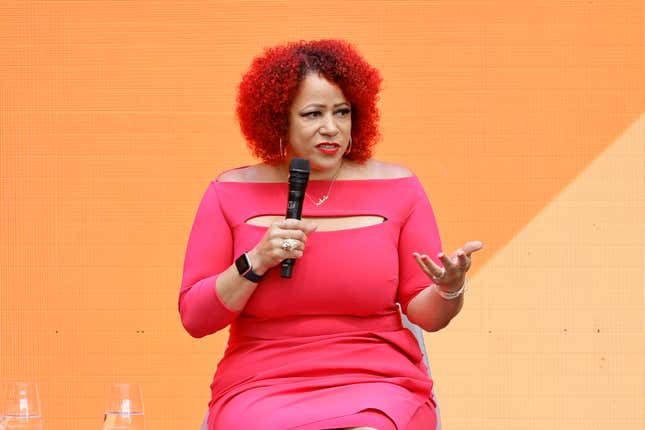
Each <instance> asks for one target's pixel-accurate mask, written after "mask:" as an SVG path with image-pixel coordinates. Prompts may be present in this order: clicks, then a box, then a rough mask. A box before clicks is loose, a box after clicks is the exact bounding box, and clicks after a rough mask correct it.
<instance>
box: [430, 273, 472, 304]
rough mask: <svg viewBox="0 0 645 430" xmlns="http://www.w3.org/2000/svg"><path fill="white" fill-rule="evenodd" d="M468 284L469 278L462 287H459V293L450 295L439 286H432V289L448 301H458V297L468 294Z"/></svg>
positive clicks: (453, 292) (455, 292) (465, 279)
mask: <svg viewBox="0 0 645 430" xmlns="http://www.w3.org/2000/svg"><path fill="white" fill-rule="evenodd" d="M467 283H468V278H466V277H464V282H463V283H462V284H461V287H459V289H458V290H457V291H452V292H450V293H447V292H445V291H442V290H441V288H439V286H438V285H437V284H432V288H434V290H435V291H436V292H437V294H439V295H440V296H441V297H442V298H444V299H446V300H452V299H456V298H457V297H459V296H461V295H462V294H464V293H465V292H466V284H467Z"/></svg>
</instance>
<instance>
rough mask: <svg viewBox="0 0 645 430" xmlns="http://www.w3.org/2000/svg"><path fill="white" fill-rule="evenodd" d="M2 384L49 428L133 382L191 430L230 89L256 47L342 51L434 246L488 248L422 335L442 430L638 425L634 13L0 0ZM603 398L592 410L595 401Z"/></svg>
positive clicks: (643, 137) (515, 7)
mask: <svg viewBox="0 0 645 430" xmlns="http://www.w3.org/2000/svg"><path fill="white" fill-rule="evenodd" d="M0 17H2V18H1V21H0V22H1V24H0V64H1V65H2V66H1V67H0V85H1V93H0V115H1V116H0V139H1V141H0V142H1V143H0V150H1V155H2V158H1V164H0V169H1V172H0V180H1V182H0V191H1V193H2V194H1V197H2V204H1V207H0V216H1V217H2V223H1V227H0V229H1V230H0V264H1V268H2V272H1V273H0V288H1V290H0V312H1V316H0V324H1V331H0V335H1V339H0V348H1V350H0V360H1V361H0V377H1V378H2V379H3V380H15V379H27V380H33V381H37V382H38V383H39V384H40V388H41V395H42V397H43V409H44V413H45V415H46V426H47V428H48V429H88V428H98V427H99V425H100V422H101V417H102V406H103V401H102V397H103V384H104V383H105V382H108V381H114V380H128V381H139V382H141V383H143V389H144V396H145V403H146V415H147V420H148V423H149V428H155V429H161V430H164V429H179V428H182V429H183V428H197V427H198V425H199V422H200V419H201V416H202V414H203V412H204V411H205V408H206V403H207V400H208V395H209V390H208V384H209V382H210V378H211V375H212V372H213V370H214V367H215V365H216V362H217V360H218V358H219V357H220V356H221V353H222V349H223V345H224V342H225V338H226V333H221V334H218V335H215V336H211V337H209V338H207V339H202V340H195V339H192V338H190V337H189V336H188V334H186V333H185V332H184V331H183V329H182V327H181V324H180V322H179V318H178V314H177V311H176V297H177V291H178V288H179V282H180V277H181V265H182V262H183V253H184V249H185V244H186V239H187V237H188V232H189V229H190V226H191V222H192V218H193V216H194V213H195V211H196V209H197V204H198V202H199V199H200V198H201V195H202V193H203V192H204V190H205V188H206V186H207V184H208V182H209V180H210V179H212V178H213V177H215V176H216V175H217V173H218V172H220V171H222V170H223V169H227V168H230V167H234V166H237V165H240V164H246V163H250V162H253V160H251V158H250V157H249V155H248V151H247V150H246V149H245V147H244V143H243V140H242V138H241V136H240V133H239V131H238V127H237V124H236V122H235V119H234V116H233V109H234V103H235V88H236V85H237V83H238V81H239V78H240V76H241V74H242V73H243V72H244V71H245V70H246V68H247V67H248V65H249V63H250V61H251V59H252V57H253V56H254V55H257V54H258V53H259V52H260V51H261V50H262V48H263V47H266V46H271V45H273V44H276V43H279V42H282V41H285V40H294V39H316V38H325V37H338V38H345V39H347V40H349V41H351V42H353V43H355V44H356V46H357V47H358V48H359V50H360V51H361V52H362V53H363V54H364V55H365V56H366V57H367V59H368V60H369V61H370V62H371V63H372V64H373V65H375V66H376V67H378V68H379V69H380V70H381V71H382V73H383V76H384V90H383V93H382V98H381V109H382V117H383V120H382V131H383V140H382V143H381V144H380V146H379V148H378V154H377V158H381V159H386V160H389V161H395V162H401V163H403V164H406V165H407V166H409V167H410V168H412V169H413V170H414V171H415V172H416V173H417V174H418V175H419V177H420V178H421V179H422V180H423V182H424V184H425V186H426V190H427V191H428V194H429V196H430V198H431V200H432V202H433V205H434V206H435V210H436V212H437V216H438V219H439V223H440V227H441V231H442V236H443V238H444V244H445V248H446V249H450V250H452V249H454V248H455V247H457V246H460V245H461V244H462V243H463V242H464V241H466V240H469V239H473V238H478V239H481V240H483V241H484V242H485V243H486V251H485V252H483V253H481V255H480V256H479V258H478V260H477V262H476V264H475V267H474V273H473V286H472V288H471V292H470V293H469V297H468V301H467V304H466V307H465V309H464V311H463V313H462V315H460V316H459V318H458V320H457V321H455V322H454V323H453V324H451V326H450V327H448V328H447V329H446V330H444V331H442V332H440V333H436V334H432V335H428V337H427V342H428V344H429V345H428V348H429V353H430V358H431V363H432V367H433V373H434V376H435V377H436V381H437V392H438V395H439V400H440V404H441V407H442V411H443V421H444V426H445V428H446V429H450V430H454V429H472V428H481V429H495V430H499V429H513V430H517V429H533V428H543V427H544V428H551V429H596V428H621V429H642V428H643V426H644V425H645V416H644V414H645V412H644V410H643V409H644V405H645V383H644V380H645V379H644V378H645V369H644V367H643V366H644V365H643V362H645V346H644V345H645V305H644V302H643V299H644V297H643V296H644V291H643V290H644V288H643V282H644V277H643V264H644V261H645V258H644V255H643V247H644V246H645V232H644V231H643V222H642V221H643V219H645V212H644V209H643V208H644V207H645V203H644V200H645V197H644V195H643V184H644V183H645V180H644V179H643V178H644V174H643V170H644V169H645V167H644V166H645V159H644V158H643V144H644V142H645V124H644V121H645V120H644V119H643V118H644V117H643V116H642V114H643V112H644V110H645V85H644V81H643V79H644V77H645V65H644V55H643V32H644V28H643V22H644V19H643V18H644V16H643V2H642V1H628V0H621V1H614V0H602V1H593V2H590V1H589V2H587V1H585V2H583V1H580V2H571V1H562V0H549V1H540V2H536V1H515V0H499V1H496V2H475V1H466V0H458V1H443V2H438V1H435V2H425V1H402V2H390V1H388V2H386V1H382V2H356V3H351V4H349V2H338V1H327V2H323V3H320V2H277V1H262V2H207V1H190V2H184V1H177V0H175V1H137V2H114V1H110V2H100V1H86V2H73V1H56V0H52V1H48V2H36V1H33V2H29V1H11V0H4V1H3V2H2V3H0ZM607 402H609V403H610V405H607V406H604V405H605V404H606V403H607Z"/></svg>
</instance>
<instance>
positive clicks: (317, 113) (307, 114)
mask: <svg viewBox="0 0 645 430" xmlns="http://www.w3.org/2000/svg"><path fill="white" fill-rule="evenodd" d="M320 115H321V113H320V111H318V110H312V111H310V112H304V113H301V114H300V116H302V117H305V118H318V117H319V116H320Z"/></svg>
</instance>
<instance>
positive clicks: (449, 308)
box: [407, 286, 464, 331]
mask: <svg viewBox="0 0 645 430" xmlns="http://www.w3.org/2000/svg"><path fill="white" fill-rule="evenodd" d="M463 305H464V295H463V294H462V295H460V296H459V297H457V298H454V299H451V300H447V299H444V298H443V297H441V296H440V295H439V293H438V292H437V291H436V289H435V288H434V287H433V286H429V287H428V288H426V289H425V290H423V291H421V292H420V293H419V294H418V295H417V296H416V297H414V298H413V299H412V300H411V301H410V303H409V304H408V308H407V317H408V319H409V320H410V321H412V322H413V323H415V324H416V325H418V326H420V327H421V328H423V329H424V330H426V331H438V330H441V329H442V328H444V327H445V326H447V325H448V323H449V322H450V321H451V320H452V319H453V318H454V317H455V316H456V315H457V314H458V313H459V311H461V308H462V307H463Z"/></svg>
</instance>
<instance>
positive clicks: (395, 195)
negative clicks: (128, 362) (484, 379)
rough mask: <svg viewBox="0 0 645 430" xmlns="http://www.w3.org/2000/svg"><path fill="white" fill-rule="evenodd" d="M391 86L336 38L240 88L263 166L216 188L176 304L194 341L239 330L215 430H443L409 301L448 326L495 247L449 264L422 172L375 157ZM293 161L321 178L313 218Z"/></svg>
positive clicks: (288, 53)
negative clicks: (381, 94)
mask: <svg viewBox="0 0 645 430" xmlns="http://www.w3.org/2000/svg"><path fill="white" fill-rule="evenodd" d="M380 82H381V78H380V76H379V73H378V71H377V70H375V69H374V68H372V67H371V66H370V65H368V64H367V63H366V62H365V60H364V59H363V58H362V57H361V56H360V55H359V54H357V53H356V51H355V50H354V49H353V48H352V47H351V46H350V45H349V44H347V43H346V42H342V41H337V40H322V41H315V42H299V43H290V44H286V45H284V46H278V47H274V48H271V49H268V50H267V51H266V52H265V53H264V54H263V55H262V56H260V57H258V58H256V59H255V61H254V62H253V64H252V66H251V68H250V70H249V71H248V72H247V74H246V75H245V76H244V77H243V79H242V82H241V84H240V88H239V97H238V109H237V113H238V117H239V120H240V124H241V128H242V132H243V133H244V135H245V137H246V138H247V141H248V142H249V145H250V147H251V149H252V150H253V152H254V154H255V155H256V156H258V157H259V158H260V159H261V160H262V162H261V163H260V164H257V165H254V166H247V167H242V168H238V169H234V170H230V171H228V172H225V173H223V174H222V175H220V176H219V177H218V178H217V180H216V181H213V182H212V183H211V184H210V186H209V187H208V189H207V191H206V193H205V195H204V197H203V199H202V202H201V204H200V206H199V209H198V211H197V215H196V218H195V221H194V224H193V228H192V231H191V234H190V238H189V241H188V248H187V252H186V259H185V263H184V277H183V281H182V286H181V291H180V297H179V310H180V314H181V318H182V322H183V324H184V326H185V328H186V330H187V331H188V332H189V333H190V334H191V335H193V336H195V337H202V336H205V335H208V334H211V333H214V332H216V331H218V330H220V329H222V328H224V327H226V326H227V325H229V324H230V338H229V344H228V347H227V349H226V352H225V354H224V357H223V358H222V360H221V362H220V363H219V365H218V368H217V372H216V373H215V376H214V379H213V383H212V385H211V390H212V400H211V402H210V404H209V407H210V410H209V412H210V415H209V420H208V425H209V429H231V428H240V429H242V428H243V429H279V430H283V429H299V430H305V429H317V430H319V429H328V428H359V427H360V428H374V429H380V430H387V429H428V428H434V426H435V410H434V408H435V405H434V403H433V400H432V397H431V389H432V381H431V380H430V379H429V377H428V373H427V369H426V368H425V366H424V364H423V361H422V353H421V351H420V350H419V346H418V344H417V342H416V341H415V339H414V337H413V336H412V335H411V333H410V332H409V331H408V330H407V329H405V328H403V327H402V325H401V317H400V313H399V310H398V308H397V303H398V304H399V305H400V306H401V309H402V310H403V311H404V312H405V313H406V314H407V316H408V318H409V319H410V320H411V321H412V322H414V323H416V324H418V325H420V326H421V327H423V328H424V329H426V330H429V331H436V330H439V329H441V328H442V327H444V326H446V325H447V324H448V322H449V321H450V320H451V319H452V318H453V317H454V316H455V315H456V314H457V313H458V312H459V310H460V309H461V307H462V304H463V291H464V285H465V274H466V271H467V270H468V268H469V267H470V258H471V253H472V252H474V251H476V250H478V249H480V248H481V246H482V245H481V243H479V242H469V243H467V244H466V245H465V246H464V248H463V249H460V250H457V251H456V252H455V254H454V256H453V257H449V256H447V255H445V254H443V253H442V252H441V245H440V241H439V234H438V231H437V226H436V222H435V219H434V215H433V212H432V209H431V207H430V204H429V202H428V199H427V197H426V195H425V192H424V191H423V188H422V186H421V184H420V182H419V180H418V179H417V178H416V176H414V175H413V174H412V173H411V172H410V171H409V170H407V169H406V168H404V167H402V166H399V165H395V164H388V163H384V162H379V161H376V160H373V159H372V158H371V154H372V149H373V146H374V144H375V142H376V139H377V137H378V129H377V121H378V111H377V109H376V99H377V94H378V91H379V86H380ZM294 157H299V158H305V159H307V160H309V162H310V165H311V174H310V180H309V184H308V186H307V194H306V199H305V202H304V206H303V219H302V220H293V219H289V220H285V219H284V213H285V205H286V201H287V190H288V186H287V178H288V166H289V162H290V160H291V159H292V158H294ZM287 258H294V259H296V263H297V264H296V265H295V266H294V274H293V277H292V278H290V279H286V278H282V277H281V276H280V268H279V265H280V262H281V261H282V260H284V259H287ZM276 266H277V267H276Z"/></svg>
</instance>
